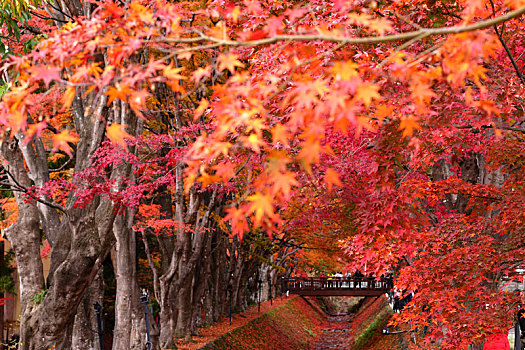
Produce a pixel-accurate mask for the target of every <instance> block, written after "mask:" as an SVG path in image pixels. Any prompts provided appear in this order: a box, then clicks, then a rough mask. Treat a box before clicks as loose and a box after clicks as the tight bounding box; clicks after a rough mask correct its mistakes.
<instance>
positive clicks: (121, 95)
mask: <svg viewBox="0 0 525 350" xmlns="http://www.w3.org/2000/svg"><path fill="white" fill-rule="evenodd" d="M132 92H133V90H132V89H130V88H129V86H128V85H122V86H121V85H120V84H118V83H117V84H115V87H113V86H110V87H109V88H108V91H107V92H106V95H108V105H110V104H111V102H113V101H114V100H116V99H117V98H118V99H120V100H122V101H124V102H125V101H126V100H127V98H128V96H129V95H130V94H131V93H132Z"/></svg>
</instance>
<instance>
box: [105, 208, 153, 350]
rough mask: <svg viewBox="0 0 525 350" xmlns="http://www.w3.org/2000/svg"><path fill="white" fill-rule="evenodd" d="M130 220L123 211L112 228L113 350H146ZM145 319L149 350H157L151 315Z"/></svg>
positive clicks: (144, 325) (134, 239)
mask: <svg viewBox="0 0 525 350" xmlns="http://www.w3.org/2000/svg"><path fill="white" fill-rule="evenodd" d="M132 219H133V218H132V214H131V213H129V211H127V216H126V217H124V216H119V217H118V218H117V219H116V220H115V224H114V234H115V238H116V246H115V254H113V257H114V271H115V276H116V282H117V294H116V300H115V327H114V331H113V334H114V336H113V349H130V350H142V349H145V348H146V341H147V337H146V321H145V314H144V309H143V307H142V305H141V303H140V291H139V286H138V285H137V280H136V275H137V271H136V268H135V259H136V256H135V252H136V238H135V235H134V233H133V232H132V230H131V226H132ZM148 317H149V321H150V336H151V342H152V347H151V348H152V349H158V348H159V346H158V330H157V329H156V327H155V323H154V320H153V319H152V315H149V316H148Z"/></svg>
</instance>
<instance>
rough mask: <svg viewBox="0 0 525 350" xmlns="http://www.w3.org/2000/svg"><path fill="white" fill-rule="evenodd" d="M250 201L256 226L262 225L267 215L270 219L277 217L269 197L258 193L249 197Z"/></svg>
mask: <svg viewBox="0 0 525 350" xmlns="http://www.w3.org/2000/svg"><path fill="white" fill-rule="evenodd" d="M248 200H249V201H250V202H251V205H250V210H251V211H252V212H253V213H254V214H255V222H254V224H255V226H258V225H259V224H260V223H261V221H262V218H263V217H264V216H265V215H266V216H268V217H274V216H275V214H274V212H273V201H272V198H271V197H270V196H269V195H267V194H262V193H261V192H256V193H255V194H254V195H252V196H249V197H248Z"/></svg>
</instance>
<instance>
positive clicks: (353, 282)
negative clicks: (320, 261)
mask: <svg viewBox="0 0 525 350" xmlns="http://www.w3.org/2000/svg"><path fill="white" fill-rule="evenodd" d="M392 287H393V284H392V280H391V279H389V278H381V279H375V278H373V277H308V278H304V277H296V278H283V290H284V292H286V291H288V292H289V293H290V294H298V295H303V296H379V295H381V294H384V293H386V292H388V291H389V290H391V289H392Z"/></svg>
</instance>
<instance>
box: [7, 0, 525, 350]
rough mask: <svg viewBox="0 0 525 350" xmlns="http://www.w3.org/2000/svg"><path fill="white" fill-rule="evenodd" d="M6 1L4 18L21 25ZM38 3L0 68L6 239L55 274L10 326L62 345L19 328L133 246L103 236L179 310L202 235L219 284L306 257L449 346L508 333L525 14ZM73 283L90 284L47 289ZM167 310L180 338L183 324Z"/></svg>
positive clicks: (450, 6)
mask: <svg viewBox="0 0 525 350" xmlns="http://www.w3.org/2000/svg"><path fill="white" fill-rule="evenodd" d="M6 4H9V5H7V6H8V7H4V9H3V12H2V13H3V16H11V17H12V16H15V15H16V16H18V18H20V19H24V18H25V17H24V16H25V14H26V13H28V12H27V11H28V8H29V7H28V4H27V3H25V2H19V1H14V2H9V1H8V2H7V3H6ZM54 4H55V3H54V2H52V1H50V2H48V3H47V5H46V8H47V13H48V16H49V17H45V16H41V17H43V19H42V18H41V19H42V21H44V22H45V21H47V22H48V23H45V25H46V26H52V29H50V30H49V32H48V34H47V35H46V38H43V37H39V38H38V40H39V44H38V45H37V46H36V47H35V48H34V49H33V50H31V51H30V52H28V53H20V54H17V55H11V56H10V57H8V58H7V59H6V60H5V61H4V65H3V68H2V72H3V75H2V77H3V80H4V82H5V83H6V84H7V85H6V86H7V89H8V91H7V92H6V94H5V95H4V96H3V97H2V100H1V102H0V127H1V128H2V131H3V146H2V149H3V151H2V155H3V158H4V159H5V161H4V169H5V171H6V174H5V175H6V178H7V180H6V183H5V185H8V187H9V189H10V190H13V191H14V192H15V193H16V195H17V197H16V199H17V203H18V215H19V218H18V221H17V223H16V224H15V225H14V226H12V228H10V229H8V234H7V237H8V239H9V240H10V241H11V242H12V243H13V246H14V249H15V253H16V254H17V259H18V260H17V263H18V264H19V266H20V265H24V259H26V260H27V264H29V265H30V264H31V263H30V262H29V261H30V260H31V261H33V263H34V259H33V258H31V257H28V256H27V255H34V254H35V251H37V250H38V246H39V244H40V239H41V238H40V234H39V231H40V229H42V230H43V232H44V233H45V236H46V238H47V239H48V241H49V244H50V246H51V248H52V252H53V254H52V258H53V259H55V261H56V262H52V264H53V265H52V266H53V269H52V273H51V276H52V277H51V278H49V279H48V281H47V282H46V283H44V281H43V277H42V281H36V282H35V281H34V280H26V281H25V282H24V281H23V280H22V283H27V284H29V285H32V286H33V290H32V293H34V291H35V290H39V289H40V288H41V286H43V285H46V286H47V287H48V288H49V297H46V298H47V299H48V300H49V301H50V302H49V303H48V304H46V300H44V303H43V304H42V305H43V306H37V307H34V306H33V307H29V309H30V310H28V311H27V312H28V314H32V315H33V316H31V317H32V318H29V320H30V322H33V323H31V327H30V328H31V330H32V332H35V333H33V334H37V333H38V332H44V333H45V334H47V335H46V337H47V338H46V339H45V340H44V343H43V344H45V345H46V346H48V345H56V344H59V343H60V342H62V344H64V343H63V340H61V339H62V338H63V337H64V335H63V334H60V332H58V331H57V329H56V328H57V327H55V326H49V325H43V324H42V323H40V324H39V323H38V320H39V318H38V317H37V316H35V315H40V316H41V317H44V315H46V314H47V315H49V314H50V313H56V312H57V311H52V308H56V305H53V304H52V303H51V300H55V299H54V298H56V297H57V296H63V297H64V300H65V301H66V302H71V303H74V304H75V305H77V304H78V303H79V300H80V298H81V296H82V295H83V293H84V292H85V290H86V289H87V288H88V286H89V285H90V283H91V282H92V279H93V278H94V277H95V275H96V274H97V268H100V265H101V264H102V261H103V260H104V259H105V256H106V255H107V254H108V251H109V250H110V249H111V247H112V244H114V241H116V244H117V245H118V244H120V243H121V242H123V240H124V239H128V238H126V237H128V236H126V233H125V232H124V231H125V230H124V231H123V230H120V229H119V228H118V227H117V224H119V223H120V224H121V225H123V226H122V227H127V230H128V231H126V232H128V233H127V234H129V232H132V231H133V232H143V233H144V232H145V231H147V230H150V231H149V232H150V233H152V232H153V233H155V234H156V235H157V237H159V236H160V237H161V238H158V239H157V243H158V247H159V250H161V251H162V256H163V258H162V265H163V267H162V268H156V267H155V266H154V263H153V261H151V260H150V261H149V263H150V266H152V273H153V274H155V285H156V286H158V291H156V293H157V296H158V299H159V303H160V304H161V307H162V308H168V303H169V302H170V300H172V299H170V297H169V295H171V294H170V293H175V294H174V295H176V296H177V298H179V302H180V303H181V304H179V306H180V305H182V304H184V302H183V300H189V299H184V296H186V297H187V298H190V297H189V295H190V294H191V291H190V290H185V289H184V286H186V285H188V283H190V284H191V283H197V282H196V280H195V276H196V274H198V273H200V272H199V271H200V267H199V266H200V263H198V262H199V261H202V260H200V259H205V258H204V257H205V256H206V254H204V253H202V252H205V251H208V253H209V254H211V251H214V250H213V249H211V245H212V244H215V243H212V242H216V241H215V240H216V238H213V237H215V236H214V235H212V234H211V233H209V234H208V233H207V232H211V231H212V230H215V231H217V232H219V231H220V232H223V233H227V234H229V236H230V239H229V240H228V239H226V240H225V242H226V241H227V242H228V244H231V246H230V248H228V250H227V251H226V250H225V251H224V252H225V253H224V254H225V255H224V256H223V257H222V258H223V259H224V260H227V259H229V263H228V264H229V266H230V268H231V270H232V271H233V270H235V258H238V259H241V258H239V256H240V255H239V254H244V255H243V258H242V259H244V258H246V260H245V262H246V264H247V265H246V266H251V265H250V264H252V260H251V258H252V257H253V256H255V255H258V256H264V257H266V259H269V260H271V261H273V262H275V261H278V260H279V259H280V258H283V259H284V257H288V254H289V253H290V252H291V251H292V250H293V248H297V247H309V248H310V252H314V251H315V249H316V248H322V249H324V250H325V251H327V250H330V249H332V250H334V251H339V252H340V254H338V255H337V256H336V257H335V258H336V259H334V260H335V262H332V263H331V264H332V265H331V266H334V267H333V268H337V269H344V270H346V271H354V270H356V269H358V270H360V271H367V272H368V273H370V272H372V273H375V274H376V275H377V276H380V275H382V274H385V273H387V272H393V273H394V275H395V284H396V288H398V289H399V290H403V291H404V292H415V293H416V294H415V297H414V300H413V302H412V303H411V304H410V305H409V306H408V307H407V309H406V310H405V312H404V313H403V314H401V315H399V316H398V317H397V318H396V320H395V322H407V323H410V324H411V325H412V326H413V327H417V326H424V325H430V328H429V329H430V331H429V338H428V340H430V339H440V341H442V346H443V347H444V348H461V347H464V346H466V345H468V344H472V343H479V342H482V341H483V339H484V338H485V337H486V336H487V335H489V334H492V333H495V332H499V331H501V330H505V329H507V328H509V327H510V325H511V323H512V320H513V316H514V314H513V313H514V312H515V308H516V303H517V301H518V295H517V294H516V293H509V292H507V291H506V290H505V288H504V287H503V284H504V283H506V282H508V281H511V280H513V279H515V278H519V279H520V281H521V280H522V276H518V277H516V271H517V269H518V268H519V267H522V266H523V259H524V254H525V250H524V249H525V246H524V244H523V241H524V240H523V234H524V229H523V220H524V217H523V215H524V210H523V209H524V205H523V204H524V203H525V187H524V182H523V181H524V175H525V173H524V172H523V165H524V164H523V162H524V161H525V153H524V151H525V148H524V141H525V126H524V125H523V123H524V122H525V116H524V108H525V107H524V94H523V93H524V84H525V77H524V75H523V74H524V73H523V69H524V63H523V62H524V61H525V59H524V58H523V56H524V53H525V47H524V46H523V43H524V42H525V40H524V30H523V29H524V28H523V19H522V17H521V16H522V14H523V13H524V12H525V2H524V1H521V0H513V1H499V0H489V1H486V0H468V1H467V0H465V1H448V0H444V1H434V0H417V1H404V0H399V1H377V2H376V1H343V0H342V1H324V0H316V1H308V2H297V1H262V2H259V1H251V0H245V1H222V0H221V1H211V2H190V1H182V2H176V3H172V2H170V1H162V0H158V1H153V0H142V1H138V0H133V1H120V2H113V1H105V2H98V1H92V2H85V3H84V2H82V1H77V0H75V1H73V0H71V1H64V4H65V5H61V6H65V7H60V6H58V5H57V6H55V5H54ZM5 18H7V17H5ZM53 20H54V22H53V23H51V21H53ZM4 23H5V24H6V25H7V27H6V30H7V31H8V32H9V31H12V30H13V29H9V28H10V25H9V23H10V22H8V20H6V19H4ZM47 30H48V29H47V28H46V31H47ZM26 167H27V168H26ZM7 182H9V183H7ZM19 194H20V195H19ZM21 194H24V195H23V196H22V195H21ZM24 220H25V221H24ZM39 222H40V224H39ZM17 225H18V226H17ZM24 225H25V226H24ZM35 225H36V226H35ZM39 225H40V226H41V227H39ZM18 228H20V230H19V229H18ZM9 230H10V231H9ZM27 230H29V231H31V232H33V235H32V236H31V237H32V239H33V240H34V241H33V243H32V245H27V244H28V243H27V241H24V242H22V240H21V238H20V235H21V234H22V232H27ZM119 232H120V233H119ZM123 232H124V233H123ZM261 232H262V233H264V234H265V235H267V236H268V237H269V238H271V239H272V240H271V241H270V242H273V243H269V242H268V241H266V240H265V238H264V239H263V238H262V237H264V235H262V236H261ZM120 234H122V236H120ZM173 236H175V237H176V238H175V239H173ZM17 237H18V238H17ZM170 237H171V238H170ZM143 238H144V245H145V247H146V248H145V249H149V248H147V245H148V239H147V237H145V234H144V237H143ZM17 240H18V241H17ZM17 242H19V243H17ZM246 242H248V246H246ZM254 242H258V243H257V244H253V245H250V244H252V243H254ZM275 242H280V245H277V246H274V245H273V244H274V243H275ZM168 243H169V244H168ZM17 244H18V246H19V248H18V247H17ZM243 244H244V246H243ZM206 247H208V248H206ZM242 247H244V248H242ZM78 248H80V249H78ZM88 248H89V249H88ZM284 248H286V249H287V250H286V251H284V250H282V249H284ZM75 249H76V250H75ZM206 249H208V250H206ZM30 251H31V253H30ZM278 251H280V253H278ZM73 252H76V253H75V254H76V255H75V257H76V258H78V264H79V265H75V266H77V267H75V268H73V267H72V266H73V265H72V264H73V261H77V260H74V259H72V258H71V256H72V254H73ZM196 252H199V254H197V253H196ZM201 253H202V254H201ZM332 257H334V254H332ZM70 258H71V259H70ZM32 259H33V260H32ZM123 259H124V258H123ZM306 259H314V260H315V259H323V261H325V260H326V257H321V258H320V257H319V256H318V255H316V254H310V256H309V257H306ZM123 261H124V260H123ZM259 262H260V261H259ZM310 262H311V261H310ZM91 263H92V265H90V264H91ZM254 264H257V263H256V262H254ZM334 264H335V265H334ZM80 266H82V268H80ZM210 266H211V265H210ZM335 266H337V267H335ZM20 268H21V267H19V269H20ZM217 268H219V267H217ZM35 269H38V267H35ZM210 269H211V267H210ZM239 269H240V268H239ZM157 270H159V271H160V272H159V271H157ZM210 271H211V270H210ZM239 271H240V270H239ZM250 271H252V272H253V271H255V270H250ZM158 272H159V273H160V277H159V276H157V275H156V274H157V273H158ZM26 273H29V272H26ZM75 273H76V274H79V275H87V276H90V278H88V279H79V283H78V285H76V287H75V288H77V289H73V288H72V289H63V288H62V284H61V281H63V280H64V279H67V278H70V276H72V274H75ZM61 274H62V275H61ZM37 275H39V274H38V273H37ZM241 275H242V274H241V273H240V272H239V280H238V281H237V282H238V283H240V282H241V280H242V278H241V277H240V276H241ZM243 278H244V277H243ZM22 279H23V278H22ZM246 280H248V277H246ZM192 281H193V282H192ZM53 293H55V294H53ZM185 293H186V294H185ZM51 295H53V296H51ZM193 298H194V299H195V298H196V297H195V296H194V297H193ZM190 299H191V298H190ZM163 300H164V301H163ZM195 300H196V299H195ZM47 305H49V306H47ZM181 310H182V307H181V309H179V311H178V312H179V315H178V318H177V327H173V328H174V329H173V331H174V332H175V333H176V335H177V336H181V335H182V336H184V335H187V334H188V332H190V330H191V328H192V327H193V326H194V325H189V323H188V322H189V321H187V322H186V321H184V322H186V323H184V324H182V323H180V322H182V321H181V320H183V319H185V317H186V316H187V315H186V314H184V312H183V311H181ZM74 311H75V310H72V311H71V312H70V314H69V315H68V317H69V318H70V319H71V318H72V317H75V313H74ZM173 312H174V311H173ZM195 312H196V311H195ZM189 313H190V314H191V312H189ZM163 315H164V316H165V317H166V322H167V320H168V319H169V318H170V317H171V316H170V315H171V314H169V315H168V314H163ZM28 317H29V316H28ZM188 317H189V316H188ZM35 320H37V321H35ZM66 321H67V317H66V318H65V319H64V321H63V324H65V323H66ZM28 322H29V321H28ZM35 322H36V323H35ZM40 322H42V321H40ZM179 323H180V324H179ZM45 327H48V329H47V330H46V331H44V330H43V329H44V328H45ZM175 328H176V331H175ZM162 331H163V330H162V329H161V332H162ZM164 332H166V330H164ZM29 334H31V333H29ZM128 336H129V333H128ZM172 336H173V334H171V333H161V343H162V342H167V339H168V338H170V337H172ZM35 344H37V345H34V346H35V348H38V346H39V345H38V343H35ZM27 348H28V349H29V348H31V347H27Z"/></svg>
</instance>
